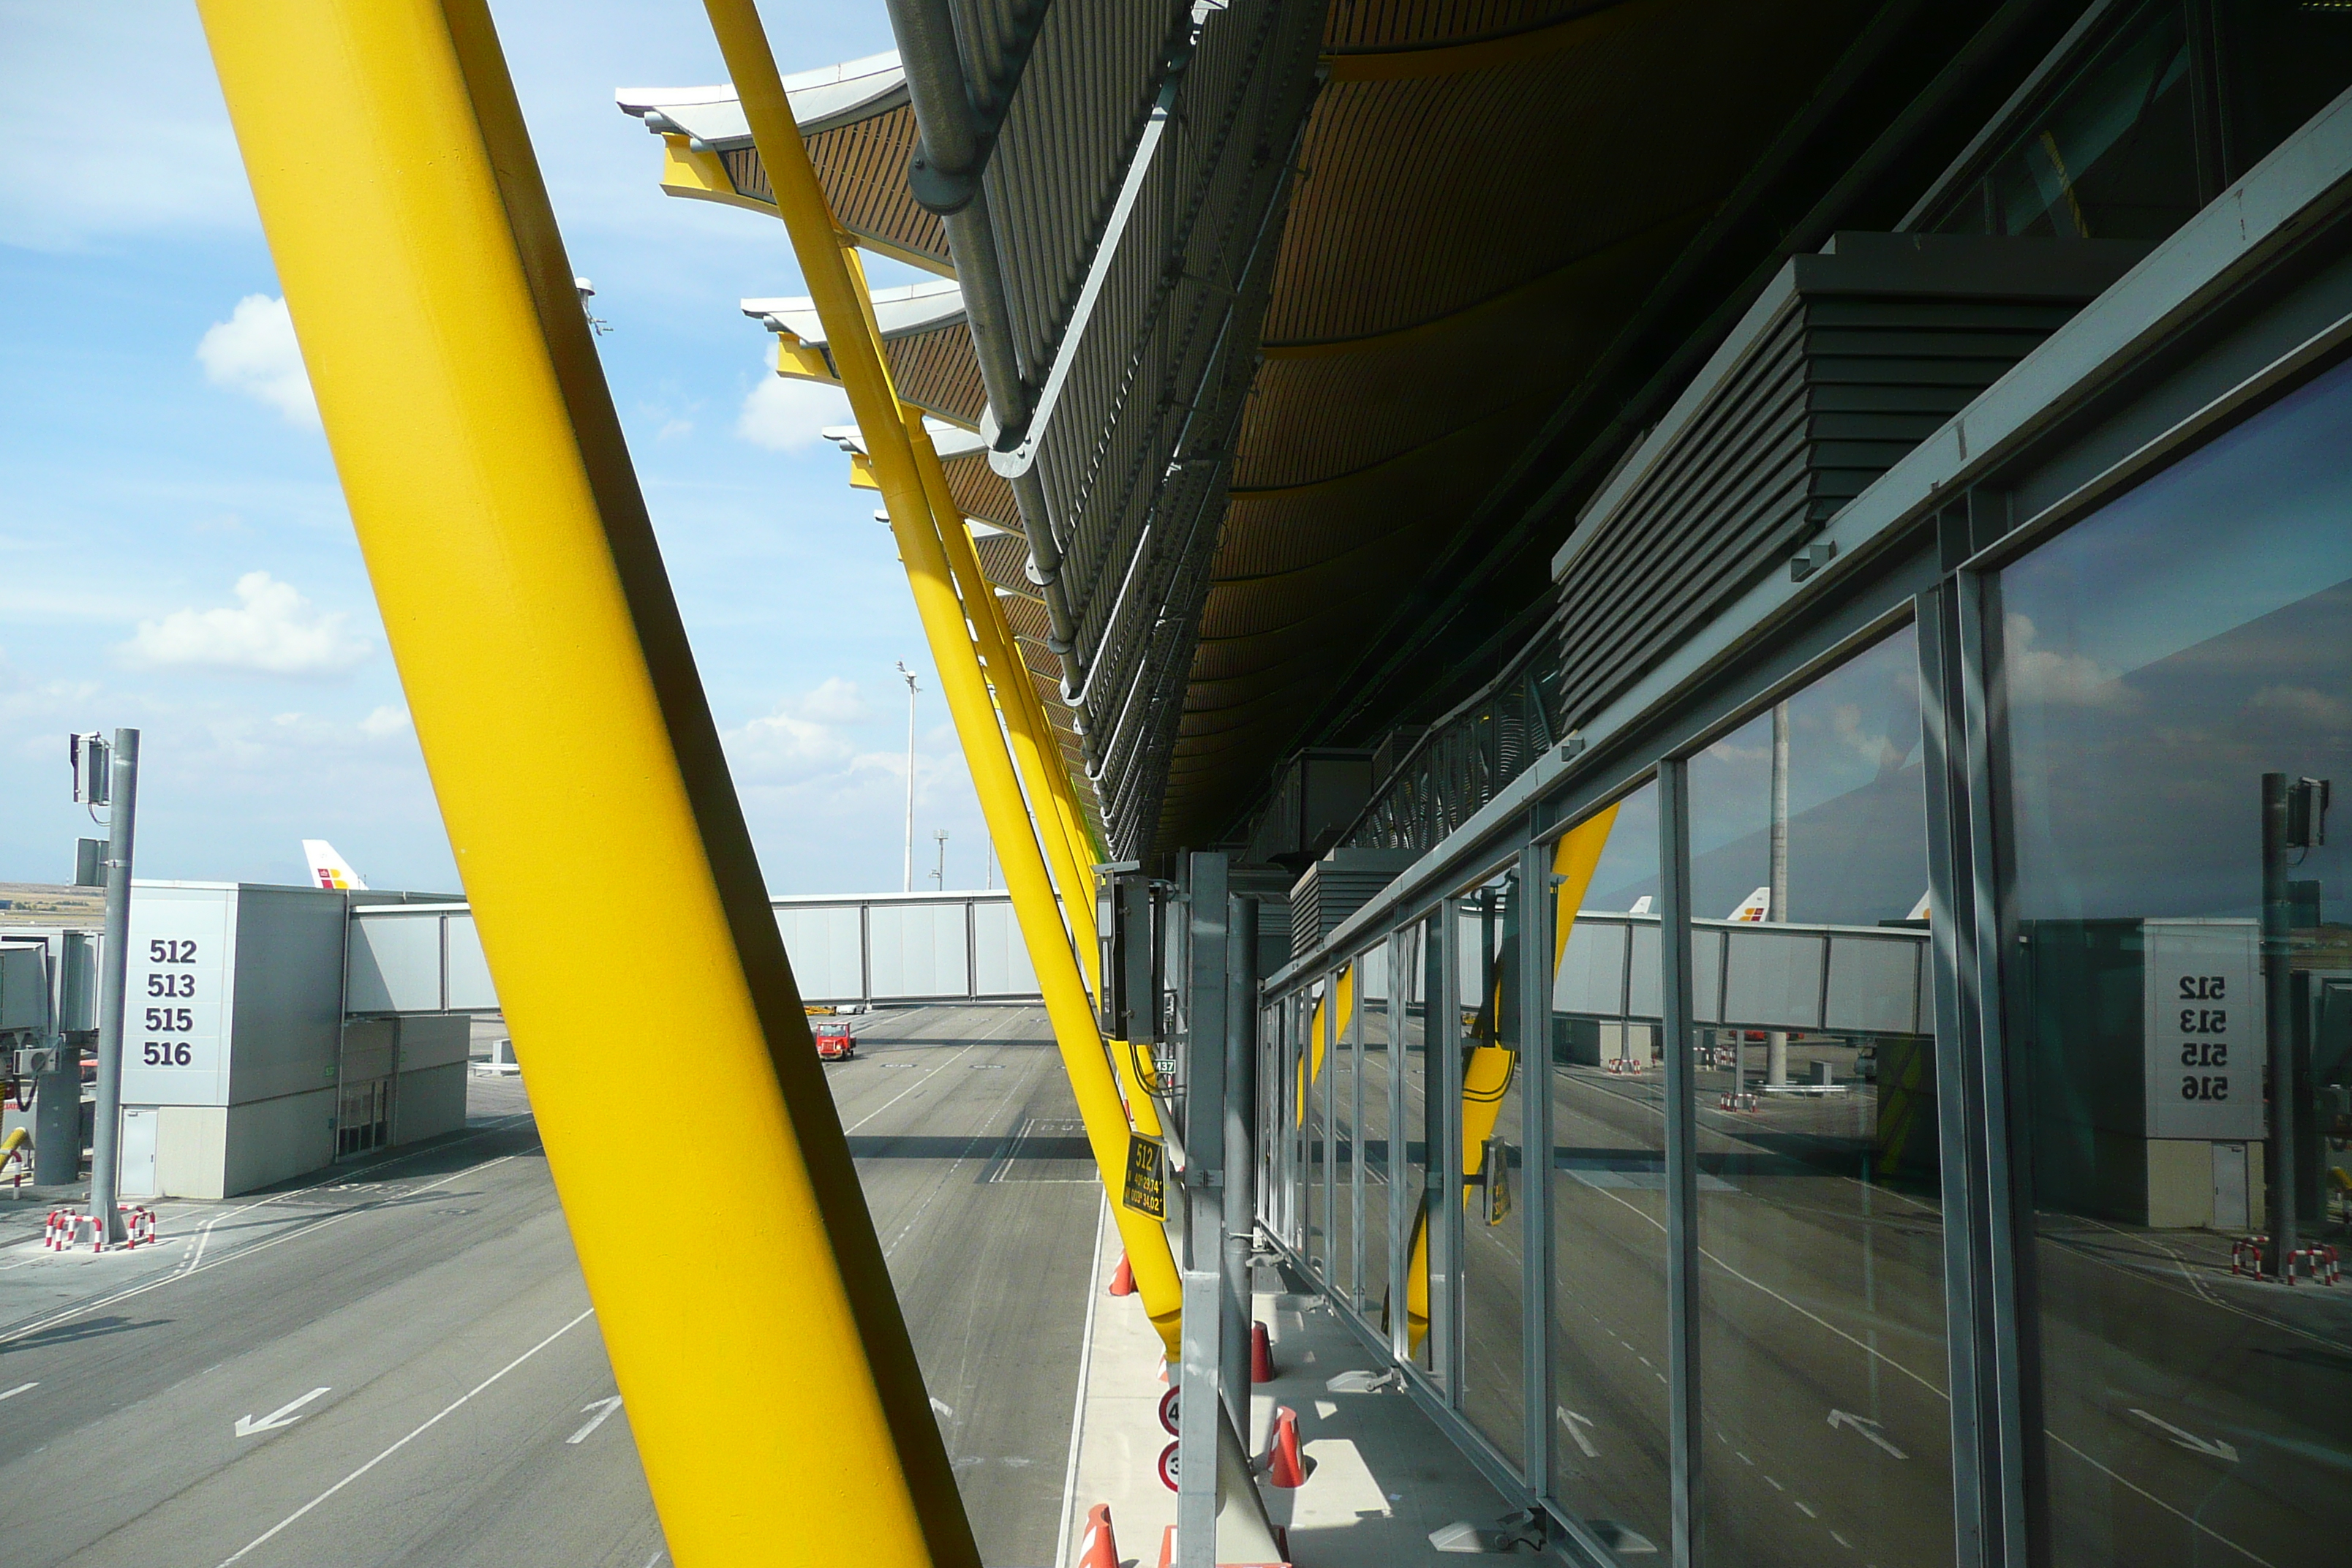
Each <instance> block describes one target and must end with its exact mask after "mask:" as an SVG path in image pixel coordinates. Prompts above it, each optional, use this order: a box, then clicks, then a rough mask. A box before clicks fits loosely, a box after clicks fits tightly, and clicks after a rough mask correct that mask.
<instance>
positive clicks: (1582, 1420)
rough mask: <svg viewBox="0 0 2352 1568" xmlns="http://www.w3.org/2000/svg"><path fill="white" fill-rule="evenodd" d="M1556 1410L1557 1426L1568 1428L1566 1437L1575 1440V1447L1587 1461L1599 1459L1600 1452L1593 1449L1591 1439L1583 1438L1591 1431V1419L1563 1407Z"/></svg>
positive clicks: (1560, 1406)
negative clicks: (1580, 1450)
mask: <svg viewBox="0 0 2352 1568" xmlns="http://www.w3.org/2000/svg"><path fill="white" fill-rule="evenodd" d="M1557 1408H1558V1410H1559V1424H1560V1425H1561V1426H1565V1427H1567V1428H1568V1435H1569V1436H1571V1437H1573V1438H1575V1439H1576V1446H1577V1447H1580V1448H1581V1449H1583V1450H1584V1457H1585V1458H1588V1459H1597V1458H1600V1457H1601V1450H1600V1449H1598V1448H1596V1447H1593V1446H1592V1439H1591V1438H1590V1437H1588V1436H1585V1434H1586V1433H1587V1432H1589V1431H1591V1429H1592V1417H1591V1416H1590V1415H1578V1414H1577V1413H1576V1412H1575V1411H1573V1410H1570V1409H1569V1408H1568V1407H1567V1406H1566V1405H1559V1406H1558V1407H1557Z"/></svg>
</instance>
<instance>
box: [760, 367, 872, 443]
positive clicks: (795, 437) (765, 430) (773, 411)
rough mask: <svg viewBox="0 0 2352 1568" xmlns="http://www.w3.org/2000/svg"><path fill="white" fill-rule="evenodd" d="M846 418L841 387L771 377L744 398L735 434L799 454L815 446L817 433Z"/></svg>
mask: <svg viewBox="0 0 2352 1568" xmlns="http://www.w3.org/2000/svg"><path fill="white" fill-rule="evenodd" d="M849 418H850V416H849V399H848V398H847V397H846V396H845V395H843V393H842V390H841V388H839V387H837V386H825V385H823V384H819V383H817V382H814V381H788V380H786V379H785V378H784V377H782V376H781V375H774V374H771V375H768V376H765V377H763V378H762V379H761V382H760V383H759V384H758V385H756V386H754V387H752V388H751V392H750V393H749V394H748V395H745V397H744V399H743V412H742V413H741V414H740V416H738V417H737V418H736V421H735V434H737V435H738V436H740V437H742V438H743V439H744V440H746V441H749V442H751V444H752V445H753V446H755V447H767V448H768V450H770V451H772V452H802V451H806V450H807V449H808V448H809V447H814V446H815V445H816V444H817V442H818V440H819V439H820V437H818V435H817V432H818V431H819V430H821V429H823V428H824V426H828V425H846V424H848V423H849Z"/></svg>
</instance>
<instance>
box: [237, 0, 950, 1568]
mask: <svg viewBox="0 0 2352 1568" xmlns="http://www.w3.org/2000/svg"><path fill="white" fill-rule="evenodd" d="M202 11H203V16H204V21H205V29H206V32H207V34H208V36H209V37H210V41H211V45H212V50H213V57H214V60H215V64H216V66H217V67H218V68H219V72H220V79H221V85H222V89H223V91H224V93H225V95H226V100H227V103H228V107H229V111H230V115H231V118H232V119H233V121H235V124H236V133H237V139H238V142H239V144H240V146H241V148H242V149H243V152H244V155H245V161H246V167H247V174H249V175H250V177H251V179H252V184H253V191H254V196H255V199H256V201H257V205H258V206H259V209H260V213H261V216H262V222H263V226H264V228H265V230H266V232H267V233H268V238H269V243H270V249H271V253H272V255H273V257H274V258H275V259H276V262H277V266H278V278H279V279H280V281H281V283H282V284H283V286H284V288H285V290H286V297H287V301H288V303H289V306H290V308H291V310H292V312H293V318H294V323H295V328H296V331H297V333H298V334H299V339H300V341H301V344H302V349H303V354H304V358H305V360H306V362H307V363H308V365H309V367H310V378H311V382H312V384H313V385H314V386H315V388H316V389H317V393H318V400H319V408H320V415H321V416H322V418H323V419H324V422H325V426H326V431H327V436H328V439H329V442H330V444H331V447H332V448H333V452H334V457H335V463H336V467H337V468H338V470H339V472H340V473H341V478H342V481H343V486H344V493H345V495H346V497H347V498H348V500H349V502H350V506H351V512H352V521H353V523H354V525H355V527H356V529H357V531H358V534H359V540H360V544H361V547H362V551H363V552H364V553H365V555H366V559H367V564H368V572H369V575H370V578H371V580H372V582H373V585H374V588H375V593H376V598H377V602H378V604H379V605H380V606H381V607H382V609H383V623H384V628H385V631H386V633H387V635H388V637H389V638H390V641H391V644H392V649H393V655H394V659H395V660H396V662H397V663H398V665H399V668H400V674H401V679H402V684H403V687H404V690H405V692H406V695H407V698H408V702H409V707H410V710H411V711H412V712H413V713H414V715H415V724H416V731H417V736H418V739H419V742H421V744H422V746H423V749H424V752H425V763H426V765H427V767H428V768H429V769H430V771H431V773H432V778H433V784H434V789H435V793H436V795H437V797H438V799H439V802H440V805H441V810H442V816H443V819H444V821H445V822H446V825H447V828H448V833H449V842H450V847H451V848H452V849H453V850H454V852H455V853H456V856H457V865H458V868H459V870H460V874H461V875H462V876H463V878H464V880H465V884H466V891H467V895H468V897H469V898H470V899H471V900H472V903H473V909H474V914H475V918H476V921H477V922H478V925H479V928H480V931H481V935H482V943H483V946H484V948H485V950H486V951H487V952H488V957H489V963H490V968H491V972H492V973H493V974H494V975H495V976H496V979H497V982H498V988H499V1000H500V1002H501V1004H502V1005H503V1007H504V1009H505V1012H506V1015H507V1016H508V1018H509V1020H510V1021H511V1023H512V1025H513V1028H514V1035H515V1039H516V1042H517V1045H518V1048H519V1051H520V1055H521V1057H522V1059H523V1060H524V1061H525V1062H526V1063H527V1064H528V1066H529V1069H530V1088H531V1102H532V1107H533V1109H534V1110H535V1111H536V1113H537V1116H538V1124H539V1131H540V1134H541V1138H542V1139H543V1141H544V1142H545V1146H546V1150H547V1157H548V1163H549V1165H550V1167H551V1170H552V1171H553V1173H554V1177H555V1184H556V1188H557V1191H558V1192H559V1194H561V1195H562V1201H563V1210H564V1215H565V1217H566V1219H567V1221H568V1222H569V1224H570V1226H571V1229H572V1239H573V1242H574V1244H575V1246H576V1247H577V1249H578V1252H579V1256H580V1262H581V1267H582V1268H583V1272H584V1273H585V1274H586V1276H587V1282H588V1290H589V1296H590V1299H591V1300H592V1301H593V1303H594V1305H595V1308H596V1310H597V1313H598V1317H599V1321H600V1324H601V1327H602V1330H603V1333H604V1344H605V1347H606V1349H607V1351H608V1352H609V1353H610V1355H611V1359H612V1364H613V1370H614V1375H615V1376H616V1378H617V1379H618V1381H619V1384H620V1387H621V1392H622V1394H623V1396H624V1397H625V1400H626V1401H627V1405H628V1410H629V1424H630V1426H631V1428H632V1430H633V1432H634V1434H635V1438H636V1442H637V1447H638V1452H639V1454H640V1455H641V1456H642V1458H643V1459H644V1463H645V1470H646V1479H647V1481H648V1482H649V1483H650V1485H651V1488H652V1491H653V1497H654V1501H655V1505H656V1508H657V1509H658V1510H659V1511H660V1515H661V1521H662V1528H663V1533H664V1535H665V1536H666V1538H667V1543H668V1547H669V1550H670V1552H671V1553H672V1554H673V1555H674V1556H675V1557H676V1559H677V1562H678V1563H680V1564H682V1565H684V1568H737V1565H740V1564H743V1563H809V1564H826V1565H828V1568H829V1565H831V1564H834V1563H850V1562H856V1563H887V1564H891V1565H893V1568H919V1565H925V1564H937V1565H941V1568H977V1564H978V1563H979V1561H980V1559H979V1553H978V1552H977V1551H976V1550H975V1548H974V1546H973V1543H972V1537H971V1529H970V1526H969V1525H968V1524H967V1522H966V1521H965V1518H964V1514H963V1510H962V1506H961V1502H960V1501H959V1500H958V1497H957V1493H956V1488H955V1482H954V1478H953V1476H952V1474H951V1473H950V1470H949V1468H948V1464H947V1456H946V1453H945V1450H944V1448H943V1447H942V1445H941V1443H940V1435H939V1427H938V1424H937V1422H936V1420H935V1419H934V1418H933V1416H932V1414H931V1411H930V1408H929V1398H928V1395H927V1394H926V1392H925V1390H924V1386H923V1382H922V1375H921V1371H920V1369H919V1367H918V1366H917V1364H916V1362H915V1358H914V1353H913V1349H912V1346H911V1345H910V1344H909V1343H908V1338H907V1331H906V1326H905V1323H904V1321H903V1320H902V1319H901V1317H900V1316H899V1311H898V1299H897V1297H896V1295H895V1294H894V1292H893V1291H892V1289H891V1284H890V1277H889V1273H888V1271H887V1268H885V1266H884V1263H883V1258H882V1252H881V1248H880V1247H879V1246H878V1245H877V1243H876V1241H875V1237H874V1231H873V1226H872V1222H871V1221H870V1219H869V1218H868V1216H867V1215H866V1207H865V1201H864V1197H863V1195H862V1194H861V1193H860V1191H859V1188H858V1182H857V1175H856V1170H855V1168H854V1167H853V1166H852V1164H851V1163H850V1160H849V1152H848V1148H847V1145H846V1143H845V1141H844V1139H843V1137H842V1132H841V1126H840V1121H839V1120H838V1118H837V1117H836V1115H835V1111H834V1109H833V1103H832V1099H831V1096H830V1094H829V1093H828V1091H827V1089H826V1087H825V1084H824V1078H823V1074H822V1071H821V1069H820V1068H819V1067H818V1064H817V1060H816V1057H815V1053H814V1049H813V1048H812V1047H811V1044H810V1040H809V1034H808V1026H807V1020H806V1018H805V1017H804V1016H803V1013H802V1011H801V1006H800V1000H799V996H798V994H797V992H796V990H795V987H794V985H793V977H792V972H791V969H790V967H789V965H788V964H787V963H786V960H785V956H784V952H783V947H782V942H780V941H779V939H778V936H777V931H776V923H775V919H774V916H773V915H772V912H771V911H770V910H769V908H768V902H767V895H766V889H765V888H764V887H763V886H762V885H761V878H760V871H759V867H758V864H757V862H756V860H755V859H754V858H753V854H752V850H751V838H750V836H749V834H748V833H747V831H746V830H745V827H744V824H743V820H742V816H741V812H740V806H739V805H738V803H737V800H736V796H735V794H734V791H733V789H732V786H731V784H730V780H729V778H728V774H727V767H726V762H725V759H724V757H723V756H722V754H721V752H720V750H719V735H718V731H717V729H716V726H715V725H714V724H713V722H712V721H711V717H710V714H709V709H708V707H707V705H706V703H705V700H704V698H703V694H702V689H701V686H700V682H699V680H698V678H697V676H696V673H695V669H694V665H693V659H692V656H691V654H690V652H689V651H688V645H687V638H686V634H685V629H684V627H683V626H682V625H681V624H680V621H679V619H678V615H677V606H676V604H675V603H674V601H673V600H672V598H671V596H670V593H669V587H668V584H667V579H666V578H665V576H664V574H663V570H662V563H661V559H660V555H659V552H658V551H657V549H656V543H655V540H654V535H653V530H652V528H651V525H650V523H649V522H648V521H647V519H646V513H645V508H644V502H643V500H642V498H641V496H640V495H639V492H638V489H637V486H636V480H635V475H634V473H633V472H632V471H631V468H630V466H629V459H628V453H627V450H626V447H625V445H624V443H623V440H622V436H621V428H620V424H619V421H618V419H617V418H616V417H615V416H614V410H613V405H612V400H611V395H610V393H609V392H608V390H607V389H606V387H605V385H604V378H603V374H602V371H601V368H600V366H599V365H598V363H597V359H596V353H595V349H594V346H593V342H592V341H591V339H590V337H589V334H588V331H587V326H586V322H585V321H584V319H583V313H582V311H581V309H580V303H579V300H578V297H577V295H576V293H575V291H574V289H573V285H572V268H571V267H570V266H569V265H568V263H567V261H566V258H565V256H564V252H563V246H562V238H561V237H560V236H559V234H558V233H557V231H556V226H555V221H554V216H553V214H552V212H551V210H550V208H549V205H548V200H547V194H546V190H545V188H544V186H543V184H541V179H540V174H539V169H538V164H537V163H536V162H535V160H534V158H533V156H532V153H531V149H530V140H529V137H528V136H527V134H526V133H525V131H524V127H523V123H522V116H521V112H520V109H519V108H518V106H517V104H516V102H515V98H514V91H513V87H512V84H511V82H510V81H509V78H508V75H507V71H506V64H505V60H504V58H503V57H502V56H501V54H500V53H499V45H498V39H497V37H496V35H495V33H494V32H493V30H492V27H491V24H490V19H489V16H488V12H487V10H486V9H485V7H484V5H482V3H481V0H203V4H202ZM551 859H553V860H558V861H561V862H562V864H563V866H564V867H565V868H566V871H567V873H568V877H567V880H566V886H565V888H564V889H553V888H551V886H550V884H549V881H548V878H547V871H546V868H547V864H548V862H549V861H550V860H551ZM647 931H653V932H656V933H658V939H657V940H656V941H653V942H647V941H646V932H647ZM623 952H626V953H627V954H628V955H629V956H628V962H626V963H616V962H615V961H614V958H615V955H616V954H619V953H623ZM653 1020H659V1021H660V1025H661V1028H662V1031H663V1032H665V1033H666V1034H667V1035H668V1036H670V1037H675V1038H680V1039H685V1040H690V1041H691V1042H692V1043H693V1050H694V1055H695V1064H696V1073H697V1077H698V1094H697V1095H696V1097H695V1100H694V1102H693V1104H692V1105H691V1107H690V1108H689V1107H688V1106H687V1105H685V1104H684V1103H682V1102H681V1103H679V1104H677V1105H676V1106H675V1107H673V1108H671V1109H670V1110H662V1109H659V1108H656V1110H655V1111H654V1113H653V1117H652V1120H651V1121H646V1122H645V1123H644V1124H643V1125H642V1126H641V1127H640V1128H639V1129H638V1131H639V1136H640V1140H641V1142H646V1143H647V1144H648V1145H649V1147H650V1150H651V1152H652V1153H653V1155H654V1157H656V1158H657V1159H662V1160H665V1161H666V1162H673V1163H674V1162H677V1161H684V1162H686V1163H690V1164H691V1165H692V1166H693V1167H694V1174H695V1184H696V1187H697V1190H698V1192H699V1193H701V1194H704V1197H705V1203H704V1209H705V1213H706V1225H705V1227H704V1234H701V1235H698V1236H697V1237H692V1238H691V1239H682V1238H680V1237H677V1234H676V1227H675V1222H674V1220H673V1219H672V1218H671V1217H670V1211H671V1210H673V1209H674V1205H668V1206H667V1208H666V1207H663V1206H657V1205H656V1202H655V1200H654V1199H652V1198H651V1197H649V1196H648V1194H647V1193H646V1188H645V1185H644V1184H643V1182H642V1181H641V1180H640V1179H639V1177H638V1176H637V1174H636V1173H635V1171H634V1170H632V1169H630V1168H626V1167H624V1166H620V1165H615V1164H614V1163H613V1162H612V1161H611V1160H610V1158H609V1157H608V1142H607V1141H608V1135H609V1131H610V1129H611V1125H612V1110H613V1098H612V1097H613V1086H614V1084H616V1083H625V1082H628V1081H630V1080H632V1079H635V1078H637V1077H639V1076H641V1074H642V1069H643V1067H644V1052H645V1049H646V1037H647V1036H646V1029H647V1026H648V1023H649V1022H650V1021H653Z"/></svg>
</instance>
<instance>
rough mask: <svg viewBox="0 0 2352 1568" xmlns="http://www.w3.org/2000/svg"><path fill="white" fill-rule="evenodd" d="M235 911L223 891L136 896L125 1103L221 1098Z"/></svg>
mask: <svg viewBox="0 0 2352 1568" xmlns="http://www.w3.org/2000/svg"><path fill="white" fill-rule="evenodd" d="M192 891H193V889H192ZM228 913H229V910H228V905H227V902H226V900H224V899H223V898H221V897H220V896H219V895H218V894H212V895H211V896H209V897H206V896H204V895H203V894H198V895H196V896H194V897H184V896H181V897H175V896H173V892H171V891H166V890H164V889H155V890H153V891H152V892H148V891H142V893H141V894H140V896H138V897H137V898H135V899H134V900H132V903H131V952H130V955H129V956H130V963H129V964H128V965H127V969H128V974H127V984H125V986H124V994H123V998H122V1098H123V1100H124V1101H125V1102H127V1103H131V1104H150V1105H157V1104H160V1105H191V1104H194V1105H202V1104H209V1103H215V1102H217V1101H218V1100H219V1098H220V1095H219V1082H218V1080H219V1068H220V1050H221V1026H222V1022H223V1019H222V1005H223V1004H224V1003H225V1002H226V1000H227V997H226V989H227V986H226V976H227V971H226V965H225V962H224V961H225V960H226V957H227V956H228V931H227V927H228V918H227V917H228Z"/></svg>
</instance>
